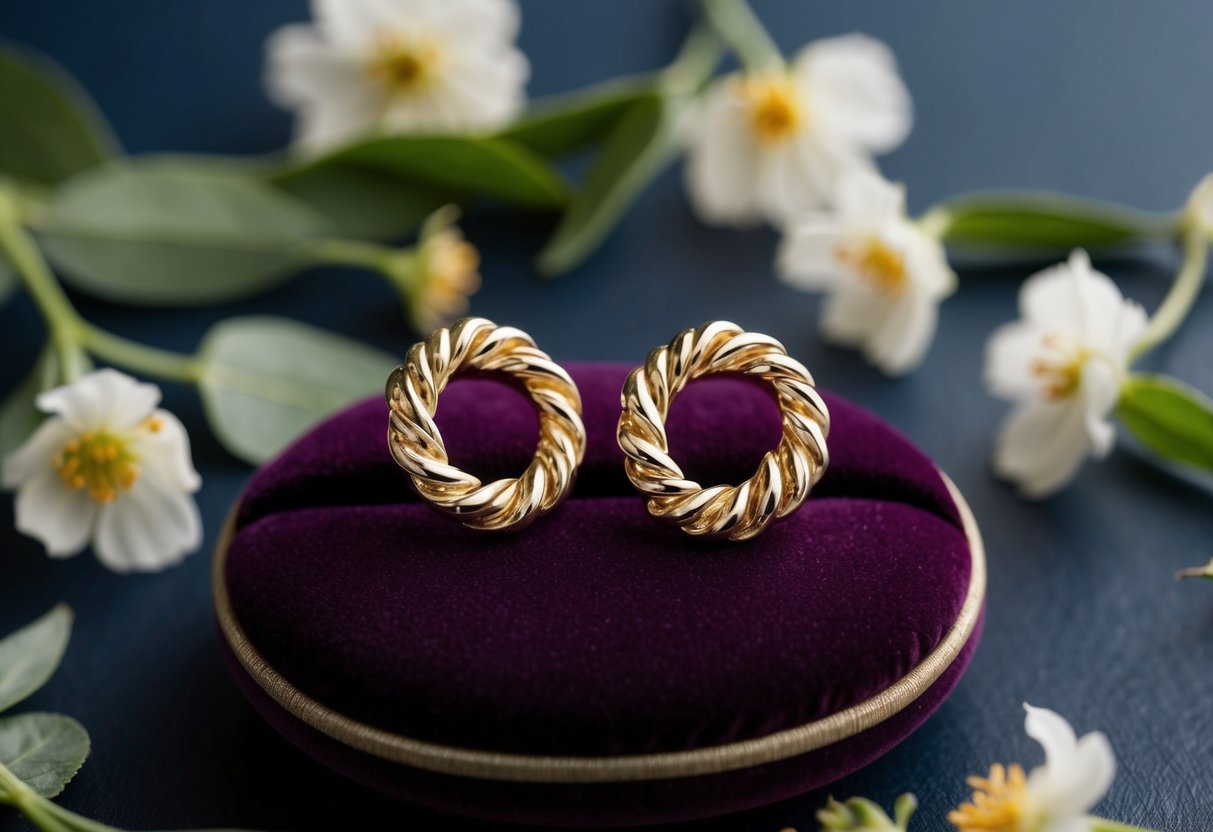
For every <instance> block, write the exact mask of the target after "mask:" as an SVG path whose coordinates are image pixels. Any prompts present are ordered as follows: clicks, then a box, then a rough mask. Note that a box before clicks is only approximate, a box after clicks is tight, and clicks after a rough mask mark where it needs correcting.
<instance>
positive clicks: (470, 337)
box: [387, 318, 585, 531]
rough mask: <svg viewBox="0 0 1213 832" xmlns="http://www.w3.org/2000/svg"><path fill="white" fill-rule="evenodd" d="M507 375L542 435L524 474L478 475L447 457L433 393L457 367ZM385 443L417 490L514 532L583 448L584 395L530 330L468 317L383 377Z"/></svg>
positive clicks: (538, 510)
mask: <svg viewBox="0 0 1213 832" xmlns="http://www.w3.org/2000/svg"><path fill="white" fill-rule="evenodd" d="M470 371H476V372H477V373H500V374H504V375H506V376H510V377H512V378H513V379H514V380H515V381H517V382H518V383H519V384H520V385H521V387H522V388H523V390H524V392H525V393H526V394H527V395H528V396H529V397H530V399H531V402H532V404H533V405H534V406H535V410H536V411H537V412H538V414H539V444H538V446H537V447H536V448H535V456H534V458H533V459H532V460H531V463H530V465H528V466H527V469H526V470H525V471H524V472H523V473H522V475H521V476H519V477H516V478H509V479H500V480H496V481H494V482H490V483H487V484H486V483H482V482H481V481H480V479H479V478H477V477H475V476H473V475H472V474H469V473H467V472H465V471H461V470H460V469H458V468H456V467H454V466H452V465H451V464H450V462H449V461H448V458H447V452H446V446H445V445H444V444H443V441H442V435H441V434H440V433H439V432H438V426H437V425H436V424H435V422H434V413H435V412H436V410H437V408H438V397H439V395H440V394H441V393H442V390H443V388H445V387H446V385H447V382H449V381H450V380H451V379H452V378H453V377H454V376H455V375H457V374H459V373H461V372H470ZM387 400H388V406H389V407H390V409H391V417H390V420H389V425H388V446H389V448H390V449H391V452H392V457H393V458H394V459H395V460H396V462H397V463H398V464H399V465H400V467H401V468H403V469H404V470H405V471H407V472H408V475H409V479H410V480H411V481H412V484H413V489H414V490H415V491H416V492H417V494H418V495H419V496H420V497H421V498H422V499H423V500H425V501H426V502H428V503H429V504H430V505H431V506H433V507H434V508H436V509H437V510H438V511H439V512H440V513H442V514H445V515H446V516H448V517H450V518H451V519H453V520H457V521H459V522H460V523H462V524H463V525H465V526H468V527H469V528H473V529H481V530H484V531H517V530H518V529H521V528H523V527H525V526H527V525H528V524H530V523H531V522H532V521H534V520H536V519H537V518H539V517H540V516H542V515H543V514H545V513H547V512H548V511H550V510H551V509H552V508H554V507H555V506H556V505H557V504H559V503H560V501H561V500H563V499H564V498H565V497H566V496H568V493H569V491H570V490H571V489H572V486H573V479H574V477H575V475H576V472H577V466H578V465H580V464H581V460H582V457H583V456H584V455H585V427H584V426H583V425H582V423H581V396H580V394H579V393H578V392H577V386H576V385H575V384H574V383H573V380H572V379H571V378H569V375H568V373H566V372H565V371H564V369H563V368H562V367H560V366H559V365H558V364H556V363H555V362H554V361H552V359H551V358H549V357H548V355H547V353H545V352H543V351H542V350H540V349H539V348H538V347H536V346H535V342H534V341H533V340H532V339H531V336H529V335H527V334H526V333H525V332H523V331H521V330H519V329H514V328H513V327H504V326H497V325H496V324H494V323H493V322H492V321H487V320H485V319H484V318H464V319H463V320H460V321H458V322H456V323H455V324H454V325H453V326H451V327H450V328H449V329H439V330H438V331H437V332H435V333H434V334H433V335H431V336H430V337H429V338H428V339H427V340H425V341H422V342H420V343H418V344H414V345H413V346H412V348H411V349H409V352H408V357H407V358H406V360H405V362H404V363H403V364H402V365H400V366H399V367H397V368H396V370H394V371H393V372H392V375H391V376H390V377H389V378H388V382H387Z"/></svg>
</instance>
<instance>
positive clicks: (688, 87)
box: [660, 21, 724, 95]
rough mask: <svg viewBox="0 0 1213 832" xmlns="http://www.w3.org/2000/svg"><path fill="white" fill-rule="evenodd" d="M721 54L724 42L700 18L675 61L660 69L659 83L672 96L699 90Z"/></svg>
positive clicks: (714, 67) (710, 74) (714, 68)
mask: <svg viewBox="0 0 1213 832" xmlns="http://www.w3.org/2000/svg"><path fill="white" fill-rule="evenodd" d="M723 54H724V44H723V43H721V40H720V38H719V37H718V36H717V34H716V32H715V30H714V29H713V28H712V27H711V26H709V25H708V24H706V23H704V22H703V21H700V22H698V23H696V24H695V26H694V27H692V29H691V32H690V34H688V35H687V39H686V40H685V41H683V42H682V48H681V49H679V50H678V54H677V55H676V56H675V57H674V60H673V61H671V62H670V64H669V66H667V67H666V68H665V69H663V70H662V71H661V75H660V78H661V86H662V87H664V88H665V90H666V91H667V92H669V93H671V94H673V95H693V94H694V93H697V92H699V90H700V88H702V87H703V85H704V84H705V83H707V81H708V79H709V78H711V77H712V73H713V72H715V71H716V65H717V64H718V63H720V58H721V56H722V55H723Z"/></svg>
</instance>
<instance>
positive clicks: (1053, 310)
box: [985, 250, 1147, 497]
mask: <svg viewBox="0 0 1213 832" xmlns="http://www.w3.org/2000/svg"><path fill="white" fill-rule="evenodd" d="M1019 313H1020V316H1021V318H1020V320H1018V321H1015V322H1013V323H1010V324H1006V325H1004V326H1003V327H1001V328H999V329H998V330H997V331H995V332H994V334H993V335H991V336H990V340H989V341H988V342H987V344H986V367H985V380H986V386H987V387H988V388H989V389H990V392H992V393H993V394H994V395H996V396H1001V397H1003V398H1006V399H1010V400H1012V401H1015V402H1018V407H1016V409H1015V410H1014V411H1013V412H1012V413H1011V416H1010V418H1009V419H1008V420H1007V422H1006V424H1005V425H1004V427H1003V429H1002V432H1001V434H1000V435H999V437H998V441H997V445H996V448H995V452H994V469H995V471H996V473H998V474H999V475H1000V476H1002V477H1005V478H1007V479H1009V480H1012V481H1013V482H1015V483H1017V484H1018V485H1019V487H1020V490H1021V491H1022V492H1023V494H1024V495H1025V496H1028V497H1044V496H1047V495H1049V494H1052V493H1053V492H1055V491H1057V490H1058V489H1060V488H1061V487H1062V486H1064V485H1065V484H1066V483H1067V482H1069V481H1070V479H1071V478H1072V477H1073V476H1074V475H1075V474H1076V473H1077V472H1078V469H1079V467H1080V466H1081V465H1082V462H1083V460H1084V459H1085V458H1086V457H1087V455H1088V454H1090V455H1093V456H1096V457H1102V456H1105V455H1106V454H1107V453H1108V452H1109V451H1111V450H1112V445H1113V444H1114V443H1115V441H1116V431H1115V429H1114V428H1113V426H1112V424H1111V422H1110V421H1109V420H1108V416H1109V414H1110V413H1111V412H1112V409H1113V408H1114V407H1115V406H1116V402H1117V400H1118V399H1119V398H1120V389H1121V386H1122V384H1123V382H1124V378H1125V375H1126V373H1127V372H1128V366H1129V355H1130V353H1131V351H1132V348H1133V346H1134V344H1136V343H1137V341H1138V340H1139V339H1140V338H1141V336H1142V335H1143V333H1144V332H1145V330H1146V324H1147V321H1146V314H1145V312H1144V311H1143V310H1142V308H1141V307H1140V306H1139V305H1138V304H1136V303H1134V302H1132V301H1129V300H1126V299H1125V298H1124V297H1122V296H1121V294H1120V290H1119V289H1117V288H1116V284H1115V283H1113V282H1112V281H1111V279H1110V278H1108V276H1107V275H1104V274H1102V273H1100V272H1097V271H1094V270H1093V269H1092V268H1091V261H1090V259H1089V258H1088V257H1087V253H1086V252H1085V251H1082V250H1078V251H1075V252H1074V253H1073V254H1071V255H1070V259H1069V261H1068V262H1066V263H1062V264H1059V265H1056V266H1053V267H1051V268H1048V269H1045V270H1044V271H1042V272H1040V273H1038V274H1036V275H1033V276H1032V277H1030V278H1028V280H1027V281H1025V282H1024V284H1023V288H1022V289H1021V290H1020V293H1019Z"/></svg>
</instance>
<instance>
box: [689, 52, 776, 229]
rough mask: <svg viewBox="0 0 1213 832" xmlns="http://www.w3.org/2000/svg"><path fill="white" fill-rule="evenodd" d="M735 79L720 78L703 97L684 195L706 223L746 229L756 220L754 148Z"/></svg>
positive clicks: (755, 147) (755, 157) (691, 149)
mask: <svg viewBox="0 0 1213 832" xmlns="http://www.w3.org/2000/svg"><path fill="white" fill-rule="evenodd" d="M738 81H739V79H738V77H737V76H729V77H726V78H724V79H723V80H722V81H720V82H718V83H717V85H716V87H715V88H714V89H713V90H711V91H709V92H708V93H707V102H706V104H705V105H704V108H703V110H702V111H701V113H700V115H699V124H698V127H697V129H696V130H695V131H694V135H693V137H692V140H691V145H690V147H689V149H688V152H687V162H686V167H685V169H684V170H685V177H686V187H687V194H688V196H689V197H690V200H691V206H692V207H693V208H694V210H695V213H696V214H697V215H698V216H699V218H700V219H701V220H702V221H703V222H705V223H708V224H710V225H732V226H736V227H747V226H753V225H755V224H757V223H758V222H759V221H760V220H761V219H762V217H761V214H760V213H759V208H758V202H757V199H756V192H757V190H756V189H757V182H756V179H757V163H758V153H759V150H758V148H757V146H756V145H755V140H754V137H753V134H752V131H750V130H749V129H748V127H747V126H746V122H745V112H744V110H743V106H742V103H741V102H740V100H739V99H738V97H737V94H736V91H735V85H736V84H737V83H738Z"/></svg>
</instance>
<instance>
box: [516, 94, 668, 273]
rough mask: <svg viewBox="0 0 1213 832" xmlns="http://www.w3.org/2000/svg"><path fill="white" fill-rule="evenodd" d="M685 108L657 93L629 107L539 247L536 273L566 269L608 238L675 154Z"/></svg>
mask: <svg viewBox="0 0 1213 832" xmlns="http://www.w3.org/2000/svg"><path fill="white" fill-rule="evenodd" d="M685 112H686V104H685V102H684V100H683V99H680V98H673V97H665V96H661V95H657V94H652V95H646V96H644V97H642V98H640V99H639V100H637V101H636V102H635V103H633V104H632V105H631V106H630V107H629V108H628V110H627V112H626V113H625V114H624V115H623V117H622V118H620V119H619V121H618V122H617V123H616V125H615V127H614V129H612V130H611V134H610V136H609V137H608V138H607V140H606V142H605V143H604V144H603V146H602V150H601V151H600V153H599V156H598V159H597V161H596V162H595V163H594V166H593V167H592V168H591V169H590V171H589V173H588V174H586V178H585V182H584V183H582V185H581V188H580V189H579V190H578V191H577V194H576V195H575V196H574V197H573V201H572V202H571V203H570V204H569V207H568V210H566V211H565V213H564V216H563V217H561V220H560V223H559V224H558V225H557V226H556V230H555V231H554V232H553V233H552V237H551V239H549V240H548V242H547V243H546V244H545V245H544V247H543V250H542V251H540V252H539V256H538V258H537V260H536V264H537V266H538V268H539V270H540V272H542V273H543V274H545V275H548V276H556V275H560V274H564V273H565V272H567V271H569V270H570V269H572V268H573V267H575V266H577V265H578V264H579V263H581V262H582V261H583V260H585V258H586V257H588V256H590V254H592V253H593V252H594V250H595V249H596V248H597V247H598V246H599V245H600V244H601V243H602V241H603V240H604V239H606V237H607V235H608V234H610V233H611V229H613V228H614V227H615V224H616V223H617V222H619V219H620V217H622V216H623V214H624V212H625V211H627V209H628V207H629V206H630V205H631V204H632V202H633V201H634V200H635V199H636V197H637V196H639V194H640V192H641V191H642V190H644V188H645V186H647V185H648V184H649V182H651V181H652V180H653V178H654V177H655V176H657V174H658V173H660V172H661V171H662V169H664V168H665V166H666V165H667V164H669V163H670V162H671V161H672V160H673V159H674V156H675V154H676V152H677V150H678V145H679V132H680V130H679V127H680V122H681V120H682V118H683V116H684V115H685Z"/></svg>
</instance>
